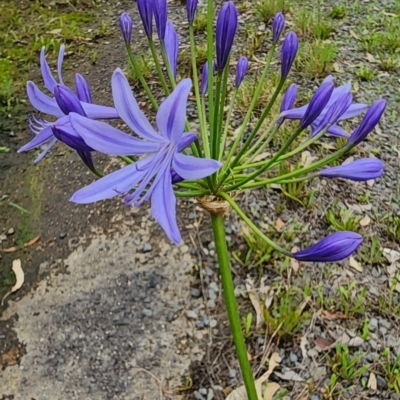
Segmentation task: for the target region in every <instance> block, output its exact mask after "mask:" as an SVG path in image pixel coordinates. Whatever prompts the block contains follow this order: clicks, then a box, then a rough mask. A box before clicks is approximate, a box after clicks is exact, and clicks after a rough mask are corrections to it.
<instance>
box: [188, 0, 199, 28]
mask: <svg viewBox="0 0 400 400" xmlns="http://www.w3.org/2000/svg"><path fill="white" fill-rule="evenodd" d="M197 3H198V0H186V13H187V19H188V21H189V23H190V24H191V23H192V22H193V21H194V15H195V14H196V9H197Z"/></svg>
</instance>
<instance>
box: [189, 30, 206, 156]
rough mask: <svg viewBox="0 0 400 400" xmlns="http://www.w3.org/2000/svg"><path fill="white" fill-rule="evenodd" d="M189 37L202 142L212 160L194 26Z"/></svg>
mask: <svg viewBox="0 0 400 400" xmlns="http://www.w3.org/2000/svg"><path fill="white" fill-rule="evenodd" d="M189 37H190V54H191V58H192V73H193V83H194V93H195V95H196V105H197V112H198V115H199V121H200V134H201V141H202V142H203V148H204V155H205V157H206V158H210V145H209V143H208V136H207V127H206V123H205V116H204V115H203V112H204V109H203V106H202V104H201V97H200V90H199V77H198V74H197V61H196V46H195V42H194V32H193V24H190V25H189Z"/></svg>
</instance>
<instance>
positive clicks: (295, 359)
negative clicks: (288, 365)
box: [289, 351, 299, 363]
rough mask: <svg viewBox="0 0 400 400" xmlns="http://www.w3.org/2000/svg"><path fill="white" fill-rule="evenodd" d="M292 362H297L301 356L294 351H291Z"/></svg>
mask: <svg viewBox="0 0 400 400" xmlns="http://www.w3.org/2000/svg"><path fill="white" fill-rule="evenodd" d="M289 358H290V362H292V363H297V361H298V360H299V357H297V355H296V354H295V353H293V351H291V352H290V356H289Z"/></svg>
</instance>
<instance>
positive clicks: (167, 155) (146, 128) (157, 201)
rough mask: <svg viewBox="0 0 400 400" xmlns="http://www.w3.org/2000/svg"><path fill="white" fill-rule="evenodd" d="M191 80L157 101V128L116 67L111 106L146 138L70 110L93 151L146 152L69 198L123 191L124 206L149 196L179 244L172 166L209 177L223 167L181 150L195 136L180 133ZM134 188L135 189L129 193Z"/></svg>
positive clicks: (193, 176)
mask: <svg viewBox="0 0 400 400" xmlns="http://www.w3.org/2000/svg"><path fill="white" fill-rule="evenodd" d="M191 85H192V83H191V80H190V79H184V80H183V81H181V82H180V83H179V84H178V85H177V87H176V88H175V90H174V91H173V92H172V93H171V95H170V96H168V98H167V99H166V100H165V101H164V102H163V103H162V104H161V105H160V108H159V111H158V113H157V117H156V122H157V126H158V130H159V131H160V133H158V132H156V131H155V130H154V129H153V127H152V126H151V124H150V122H149V121H148V120H147V118H146V117H145V116H144V114H143V113H142V112H141V111H140V109H139V106H138V104H137V102H136V100H135V98H134V96H133V94H132V91H131V88H130V86H129V83H128V81H127V79H126V78H125V76H124V75H123V73H122V71H121V70H120V69H119V68H118V69H117V70H116V71H115V72H114V74H113V77H112V91H113V98H114V103H115V107H116V109H117V110H118V113H119V115H120V117H121V118H122V120H123V121H124V122H125V123H126V124H127V125H128V126H129V127H130V128H131V129H132V130H133V131H134V132H135V134H136V135H138V136H139V137H140V138H142V139H144V140H140V139H137V138H135V137H132V136H129V135H127V134H125V133H123V132H121V131H120V130H118V129H116V128H114V127H112V126H110V125H108V124H106V123H104V122H98V121H93V120H90V119H88V118H85V117H82V116H80V115H79V114H71V122H72V127H73V128H74V129H75V131H76V132H79V135H81V137H82V138H83V140H84V141H85V143H86V144H87V145H88V146H90V147H91V148H93V149H95V150H96V151H100V152H102V153H106V154H112V155H137V154H146V156H145V157H143V158H142V159H140V160H139V161H137V162H136V163H134V164H130V165H128V166H126V167H124V168H122V169H120V170H117V171H115V172H113V173H111V174H109V175H107V176H105V177H104V178H101V179H99V180H98V181H96V182H94V183H92V184H91V185H89V186H87V187H85V188H83V189H80V190H79V191H77V192H76V193H75V194H74V195H73V196H72V198H71V201H73V202H75V203H92V202H95V201H99V200H104V199H108V198H111V197H114V196H117V195H118V194H120V195H124V197H125V203H126V204H127V205H132V206H139V205H140V204H141V203H142V202H143V201H146V200H148V199H150V198H151V212H152V215H153V217H154V218H155V219H156V220H157V221H158V223H159V224H160V225H161V226H162V228H163V229H164V230H165V232H166V234H167V235H168V237H169V238H170V239H171V240H172V241H173V242H175V243H179V242H180V241H181V235H180V232H179V229H178V225H177V222H176V199H175V196H174V192H173V188H172V174H171V168H173V170H174V171H175V173H176V174H177V175H179V176H180V177H182V178H183V179H190V180H195V179H201V178H204V177H206V176H209V175H211V174H213V173H214V172H215V171H217V170H218V169H219V168H220V167H221V163H220V162H218V161H215V160H210V159H205V158H196V157H193V156H187V155H184V154H182V153H181V152H182V150H183V149H185V148H186V147H187V146H188V145H189V144H190V143H192V142H193V141H194V140H195V139H196V135H195V134H194V133H190V132H189V133H184V132H183V131H184V126H185V120H186V106H187V98H188V95H189V91H190V88H191ZM133 188H135V190H134V191H133V192H132V193H130V191H131V189H133ZM145 189H147V192H146V193H144V190H145Z"/></svg>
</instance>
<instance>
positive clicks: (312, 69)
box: [294, 40, 337, 76]
mask: <svg viewBox="0 0 400 400" xmlns="http://www.w3.org/2000/svg"><path fill="white" fill-rule="evenodd" d="M336 53H337V48H336V45H335V44H333V43H329V42H322V41H321V40H317V41H315V42H312V43H309V42H305V43H303V44H302V45H300V51H299V55H298V56H297V58H296V60H295V63H294V66H295V68H296V69H297V70H298V71H299V72H303V73H306V74H308V75H313V76H315V75H317V76H318V75H321V74H325V73H326V72H329V70H330V68H331V65H332V64H333V62H334V60H335V58H336Z"/></svg>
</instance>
